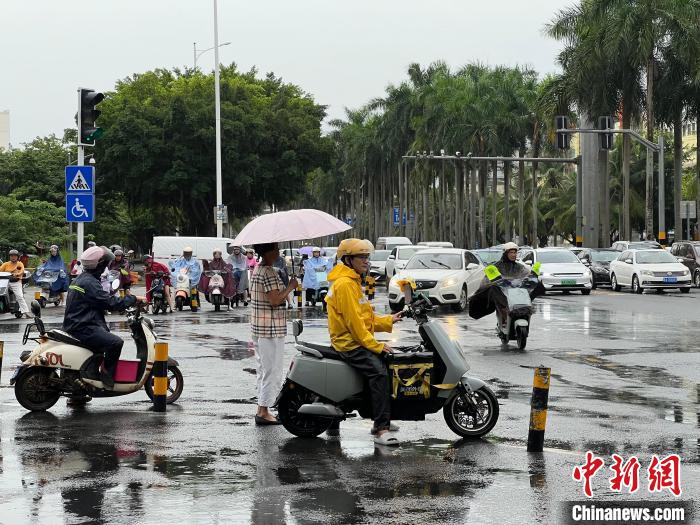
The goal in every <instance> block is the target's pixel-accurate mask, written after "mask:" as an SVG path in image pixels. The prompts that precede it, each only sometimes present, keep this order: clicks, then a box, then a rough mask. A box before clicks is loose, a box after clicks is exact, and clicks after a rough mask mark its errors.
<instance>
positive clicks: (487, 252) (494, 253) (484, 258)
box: [471, 248, 503, 266]
mask: <svg viewBox="0 0 700 525" xmlns="http://www.w3.org/2000/svg"><path fill="white" fill-rule="evenodd" d="M471 252H472V253H473V254H474V255H476V256H477V257H478V258H479V260H480V261H481V262H482V263H483V265H484V266H488V265H489V264H493V263H495V262H496V261H498V260H499V259H500V258H501V257H503V250H495V249H493V248H482V249H480V250H472V251H471Z"/></svg>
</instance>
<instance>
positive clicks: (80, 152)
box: [75, 146, 85, 259]
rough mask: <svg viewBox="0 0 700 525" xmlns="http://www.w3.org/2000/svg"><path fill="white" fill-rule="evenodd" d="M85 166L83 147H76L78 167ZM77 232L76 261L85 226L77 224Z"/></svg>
mask: <svg viewBox="0 0 700 525" xmlns="http://www.w3.org/2000/svg"><path fill="white" fill-rule="evenodd" d="M83 165H85V148H84V147H83V146H78V166H83ZM77 230H78V240H77V243H76V245H75V251H76V257H75V258H76V259H77V258H78V257H80V254H81V253H83V246H85V242H84V241H85V224H83V223H82V222H79V223H78V226H77Z"/></svg>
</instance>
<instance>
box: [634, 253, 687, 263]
mask: <svg viewBox="0 0 700 525" xmlns="http://www.w3.org/2000/svg"><path fill="white" fill-rule="evenodd" d="M675 262H678V261H677V260H676V258H675V257H674V256H673V255H671V254H670V253H668V252H667V251H666V250H653V251H643V252H637V264H659V263H675Z"/></svg>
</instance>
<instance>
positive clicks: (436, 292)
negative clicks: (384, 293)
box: [388, 248, 484, 312]
mask: <svg viewBox="0 0 700 525" xmlns="http://www.w3.org/2000/svg"><path fill="white" fill-rule="evenodd" d="M402 278H410V279H413V280H414V281H415V282H416V291H417V292H419V293H423V294H424V295H425V296H426V297H428V299H430V302H431V303H433V304H434V305H442V304H449V305H451V307H452V309H453V310H454V311H455V312H462V311H464V310H465V309H466V308H467V305H468V303H469V298H470V297H471V296H472V295H474V293H476V291H477V290H478V289H479V286H480V285H481V282H482V280H483V278H484V265H483V264H481V262H480V261H479V259H478V258H477V257H476V255H474V254H473V253H471V252H470V251H468V250H462V249H460V248H429V249H426V250H422V251H419V252H417V253H416V254H415V255H413V257H411V259H410V260H409V261H408V264H406V268H405V269H403V270H401V271H400V272H399V273H398V274H397V275H395V276H394V277H393V278H392V279H391V281H389V285H388V292H389V308H390V309H391V311H392V312H398V311H400V310H401V309H402V308H403V305H404V295H403V292H402V291H401V289H400V288H399V285H398V284H397V283H398V281H399V280H400V279H402Z"/></svg>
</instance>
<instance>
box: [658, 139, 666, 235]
mask: <svg viewBox="0 0 700 525" xmlns="http://www.w3.org/2000/svg"><path fill="white" fill-rule="evenodd" d="M658 241H659V244H661V246H666V244H667V241H666V182H665V180H664V136H663V135H660V136H659V238H658Z"/></svg>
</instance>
